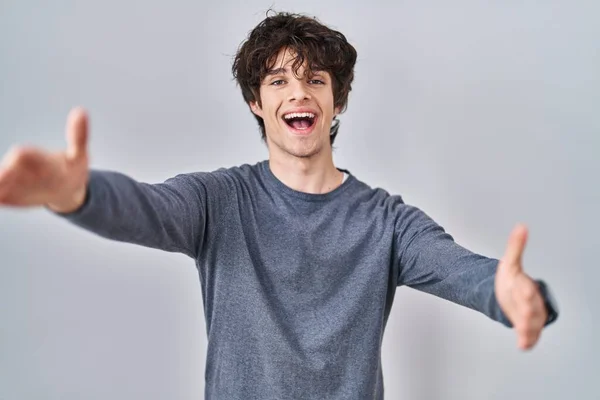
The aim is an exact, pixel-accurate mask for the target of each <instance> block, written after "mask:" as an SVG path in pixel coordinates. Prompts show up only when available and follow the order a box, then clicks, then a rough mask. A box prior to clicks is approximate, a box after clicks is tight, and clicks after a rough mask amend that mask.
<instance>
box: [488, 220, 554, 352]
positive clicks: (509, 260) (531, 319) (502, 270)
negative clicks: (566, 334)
mask: <svg viewBox="0 0 600 400" xmlns="http://www.w3.org/2000/svg"><path fill="white" fill-rule="evenodd" d="M526 242H527V227H525V226H524V225H517V226H516V227H515V228H514V229H513V231H512V233H511V234H510V238H509V239H508V246H507V248H506V252H505V253H504V256H503V257H502V259H500V263H499V264H498V269H497V271H496V279H495V283H494V285H495V291H496V299H497V301H498V304H499V305H500V308H501V309H502V311H503V312H504V315H506V317H507V318H508V319H509V320H510V322H511V323H512V324H513V327H514V328H515V331H516V332H517V336H518V347H519V348H521V349H522V350H528V349H531V348H532V347H533V346H534V345H535V344H536V343H537V341H538V340H539V338H540V335H541V333H542V329H543V328H544V325H545V323H546V320H547V319H548V311H547V310H546V306H545V304H544V299H543V298H542V294H541V293H540V289H539V287H538V284H537V282H535V281H534V280H533V279H531V277H529V276H528V275H527V274H526V273H525V272H523V264H522V255H523V250H524V249H525V243H526Z"/></svg>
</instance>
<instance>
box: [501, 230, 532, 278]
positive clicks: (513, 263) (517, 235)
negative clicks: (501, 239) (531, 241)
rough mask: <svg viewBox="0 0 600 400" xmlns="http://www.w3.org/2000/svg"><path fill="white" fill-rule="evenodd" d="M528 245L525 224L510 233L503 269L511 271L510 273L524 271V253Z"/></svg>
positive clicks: (503, 259)
mask: <svg viewBox="0 0 600 400" xmlns="http://www.w3.org/2000/svg"><path fill="white" fill-rule="evenodd" d="M526 243H527V227H526V226H525V225H523V224H517V226H515V228H514V229H513V230H512V232H511V233H510V236H509V238H508V244H507V246H506V251H505V253H504V257H502V262H501V264H502V267H503V268H505V269H509V271H510V272H521V271H523V263H522V258H523V251H524V250H525V244H526Z"/></svg>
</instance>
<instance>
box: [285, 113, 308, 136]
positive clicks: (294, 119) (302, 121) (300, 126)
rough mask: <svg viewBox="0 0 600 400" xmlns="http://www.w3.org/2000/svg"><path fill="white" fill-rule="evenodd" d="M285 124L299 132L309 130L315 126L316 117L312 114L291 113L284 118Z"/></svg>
mask: <svg viewBox="0 0 600 400" xmlns="http://www.w3.org/2000/svg"><path fill="white" fill-rule="evenodd" d="M283 120H284V121H285V123H286V124H287V125H288V126H289V127H291V128H293V129H295V130H298V131H304V130H309V129H310V128H312V126H313V125H314V124H315V120H316V115H315V114H313V113H310V112H302V113H289V114H286V115H284V116H283Z"/></svg>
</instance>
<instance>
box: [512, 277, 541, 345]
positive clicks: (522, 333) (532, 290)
mask: <svg viewBox="0 0 600 400" xmlns="http://www.w3.org/2000/svg"><path fill="white" fill-rule="evenodd" d="M514 301H515V304H516V306H517V317H516V321H515V323H514V327H515V331H516V332H517V336H518V346H519V348H521V349H522V350H528V349H530V348H532V347H533V346H534V345H535V344H536V343H537V341H538V340H539V337H540V335H541V332H542V329H543V328H544V325H545V322H546V319H547V317H548V315H547V311H546V306H545V305H544V300H543V298H542V295H541V293H540V291H539V287H538V285H537V283H536V282H535V281H533V280H532V279H531V278H528V277H525V276H524V278H523V279H522V280H520V282H519V284H517V285H516V287H515V290H514Z"/></svg>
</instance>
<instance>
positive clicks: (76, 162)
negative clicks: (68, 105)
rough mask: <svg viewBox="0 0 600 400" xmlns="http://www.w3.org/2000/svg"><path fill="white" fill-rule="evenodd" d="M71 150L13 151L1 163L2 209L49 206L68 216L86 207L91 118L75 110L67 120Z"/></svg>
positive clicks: (0, 200)
mask: <svg viewBox="0 0 600 400" xmlns="http://www.w3.org/2000/svg"><path fill="white" fill-rule="evenodd" d="M66 129H67V132H66V137H67V144H68V145H67V149H66V150H65V151H61V152H54V153H50V152H47V151H44V150H40V149H36V148H33V147H20V146H16V147H13V148H12V149H11V150H10V151H9V152H8V153H7V154H6V155H5V156H4V158H3V159H2V163H0V206H2V205H5V206H16V207H31V206H47V207H48V208H49V209H51V210H53V211H56V212H62V213H68V212H71V211H75V210H77V209H78V208H79V207H80V206H81V205H83V203H84V201H85V197H86V191H87V182H88V179H89V156H88V151H87V142H88V118H87V115H86V112H85V110H83V109H82V108H74V109H73V110H71V112H70V113H69V117H68V119H67V128H66Z"/></svg>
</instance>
